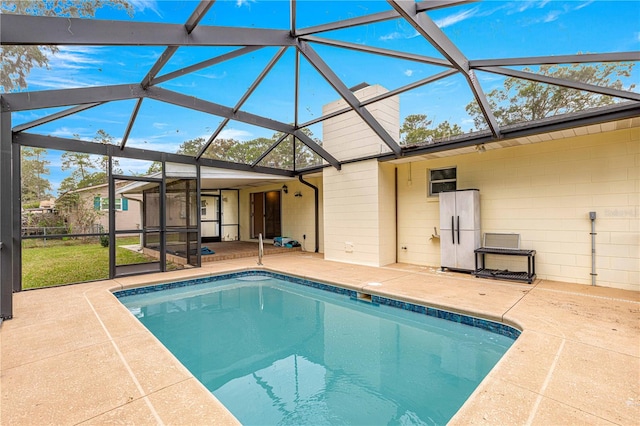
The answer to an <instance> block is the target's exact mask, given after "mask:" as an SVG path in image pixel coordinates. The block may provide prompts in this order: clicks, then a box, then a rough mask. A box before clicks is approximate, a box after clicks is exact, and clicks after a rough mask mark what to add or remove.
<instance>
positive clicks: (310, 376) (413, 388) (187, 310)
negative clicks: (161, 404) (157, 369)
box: [116, 272, 519, 425]
mask: <svg viewBox="0 0 640 426" xmlns="http://www.w3.org/2000/svg"><path fill="white" fill-rule="evenodd" d="M280 278H282V279H280ZM214 280H215V281H210V282H207V280H195V281H190V282H186V283H184V282H183V283H177V284H171V285H163V286H156V287H151V288H145V289H132V290H126V291H122V292H117V293H116V296H118V297H119V298H120V300H121V301H122V303H124V304H125V306H127V308H128V309H129V310H130V311H131V312H132V313H133V314H134V315H135V316H136V317H137V318H138V319H139V320H140V321H141V322H142V323H143V324H144V325H145V326H146V327H147V328H148V329H149V330H150V331H151V332H152V333H153V334H154V335H155V336H157V337H158V339H159V340H160V341H161V342H162V343H163V344H164V345H165V346H166V347H167V348H168V349H169V350H170V351H171V352H172V353H173V354H174V355H175V356H176V357H177V358H178V359H179V360H180V361H181V362H182V363H183V364H184V365H185V366H186V367H187V368H188V369H189V370H190V371H191V372H192V374H193V375H194V376H195V377H196V378H198V379H199V380H200V381H201V382H202V383H203V384H204V385H205V386H206V387H207V388H208V389H209V390H210V391H211V392H212V393H213V394H214V395H215V396H216V397H217V398H218V399H219V400H220V401H221V402H222V403H223V404H224V405H225V406H226V407H227V408H228V409H229V410H230V411H231V412H232V413H233V414H234V415H235V416H236V417H237V418H238V420H239V421H240V422H242V423H243V424H245V425H276V424H282V425H303V424H304V425H323V424H331V425H336V424H350V425H351V424H354V425H355V424H361V425H376V424H380V425H382V424H385V425H386V424H403V425H408V424H418V425H422V424H445V423H446V422H447V421H448V420H449V419H450V418H451V417H452V416H453V415H454V414H455V413H456V411H457V410H458V409H459V408H460V407H461V406H462V404H463V403H464V402H465V400H466V399H467V398H468V397H469V395H470V394H471V392H473V390H474V389H475V388H476V387H477V385H478V384H479V383H480V381H481V380H482V379H483V378H484V377H485V375H486V374H487V373H488V372H489V370H490V369H491V368H492V367H493V366H494V365H495V363H496V362H497V361H498V360H499V359H500V357H501V356H502V355H503V354H504V353H505V352H506V350H507V349H508V348H509V347H510V346H511V344H512V343H513V341H514V339H515V338H516V337H517V335H518V334H519V333H518V332H517V330H514V329H511V328H510V327H507V326H504V325H502V324H496V323H491V322H488V321H485V320H475V322H476V324H480V326H476V327H474V326H469V325H465V324H462V323H460V322H454V321H447V320H445V319H441V318H436V317H433V316H428V315H424V314H419V313H416V312H412V311H411V310H412V309H413V310H419V311H421V312H422V311H424V312H425V313H427V312H426V309H425V308H422V307H417V306H415V305H409V304H402V303H398V302H394V301H390V300H388V299H380V298H376V297H375V296H374V298H373V301H374V303H370V302H368V301H367V302H364V301H361V300H358V298H357V297H354V296H356V293H353V292H351V291H349V290H344V289H340V288H337V287H332V286H327V285H323V284H317V283H310V282H308V281H304V280H300V279H292V278H287V277H284V276H279V275H277V274H273V273H269V274H267V275H261V274H260V273H259V272H253V273H249V274H247V273H244V274H242V273H241V274H232V275H230V276H229V277H222V278H217V277H216V278H214ZM290 281H296V282H293V283H292V282H290ZM301 282H302V283H303V284H306V285H300V283H301ZM310 286H314V287H321V288H322V289H318V288H313V287H310ZM158 290H161V291H158ZM326 290H329V291H326ZM340 293H344V294H340ZM385 303H386V304H385ZM388 304H391V305H394V304H395V305H399V306H401V307H402V308H403V309H398V308H397V307H391V306H387V305H388ZM429 312H430V313H429V315H432V314H433V312H437V316H446V317H448V318H450V319H454V320H456V321H460V316H459V315H453V314H449V313H445V312H443V311H435V310H431V311H429ZM463 318H464V319H463V320H462V322H473V321H474V320H473V319H470V318H469V317H463ZM480 327H483V328H480ZM486 328H488V329H492V330H495V331H496V332H491V331H488V330H487V329H486ZM505 334H506V335H505Z"/></svg>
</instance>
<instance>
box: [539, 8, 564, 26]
mask: <svg viewBox="0 0 640 426" xmlns="http://www.w3.org/2000/svg"><path fill="white" fill-rule="evenodd" d="M560 15H561V12H560V11H559V10H552V11H551V12H549V13H547V15H546V16H545V17H544V18H543V19H542V22H545V23H546V22H553V21H555V20H556V19H558V17H559V16H560Z"/></svg>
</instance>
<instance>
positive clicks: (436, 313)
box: [113, 270, 521, 340]
mask: <svg viewBox="0 0 640 426" xmlns="http://www.w3.org/2000/svg"><path fill="white" fill-rule="evenodd" d="M247 276H267V277H270V278H277V279H280V280H283V281H287V282H291V283H294V284H299V285H303V286H307V287H312V288H316V289H319V290H324V291H328V292H331V293H336V294H341V295H344V296H347V297H349V298H351V299H357V298H358V292H357V291H355V290H350V289H346V288H343V287H338V286H335V285H331V284H325V283H321V282H317V281H312V280H308V279H305V278H300V277H295V276H291V275H284V274H279V273H276V272H271V271H264V270H248V271H237V272H230V273H226V274H220V275H211V276H208V277H202V278H195V279H191V280H183V281H175V282H170V283H164V284H154V285H149V286H144V287H135V288H128V289H125V290H117V291H114V292H113V295H114V296H116V297H117V298H122V297H126V296H133V295H138V294H146V293H154V292H156V291H163V290H169V289H173V288H180V287H189V286H194V285H200V284H206V283H211V282H216V281H222V280H227V279H231V278H239V277H247ZM370 303H372V304H375V305H385V306H390V307H393V308H397V309H403V310H406V311H411V312H415V313H418V314H422V315H427V316H430V317H435V318H440V319H444V320H447V321H452V322H457V323H460V324H464V325H468V326H471V327H476V328H481V329H483V330H487V331H489V332H491V333H495V334H499V335H502V336H506V337H509V338H511V339H513V340H516V339H517V338H518V336H520V334H521V331H520V330H518V329H516V328H514V327H512V326H510V325H506V324H502V323H499V322H495V321H491V320H486V319H483V318H477V317H473V316H469V315H464V314H459V313H455V312H449V311H445V310H442V309H437V308H432V307H428V306H422V305H416V304H414V303H409V302H403V301H400V300H395V299H389V298H387V297H383V296H378V295H375V294H372V295H371V302H370Z"/></svg>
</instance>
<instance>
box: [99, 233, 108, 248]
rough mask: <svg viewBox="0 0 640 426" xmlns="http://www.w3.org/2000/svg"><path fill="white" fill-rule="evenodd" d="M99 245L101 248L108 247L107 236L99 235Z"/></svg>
mask: <svg viewBox="0 0 640 426" xmlns="http://www.w3.org/2000/svg"><path fill="white" fill-rule="evenodd" d="M100 245H101V246H102V247H109V236H108V235H100Z"/></svg>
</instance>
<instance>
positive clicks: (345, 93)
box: [296, 40, 402, 157]
mask: <svg viewBox="0 0 640 426" xmlns="http://www.w3.org/2000/svg"><path fill="white" fill-rule="evenodd" d="M298 49H299V50H300V53H302V55H303V56H304V57H305V58H307V60H308V61H309V63H311V65H313V67H314V68H315V69H316V70H317V71H318V72H319V73H320V75H322V77H324V79H325V80H327V83H329V84H330V85H331V86H332V87H333V88H334V89H335V90H336V92H338V93H339V94H340V96H341V97H342V99H344V100H345V101H346V102H347V103H348V104H349V106H351V108H353V110H354V111H355V112H356V114H358V115H359V116H360V118H362V120H363V121H364V122H365V123H366V124H367V125H368V126H369V127H370V128H371V130H373V132H374V133H375V134H376V135H378V137H379V138H380V139H382V141H383V142H384V143H385V144H386V145H387V146H388V147H389V148H390V149H391V151H393V152H394V154H395V155H397V156H398V157H399V156H400V153H401V151H402V150H401V149H400V146H399V145H398V143H397V142H396V141H395V140H394V139H393V137H392V136H391V135H390V134H389V133H388V132H387V131H386V130H385V129H384V127H382V125H381V124H380V123H379V122H378V120H376V119H375V117H374V116H373V115H372V114H371V113H370V112H369V110H367V109H366V108H365V107H363V106H362V105H361V104H360V101H359V100H358V98H357V97H356V95H354V94H353V93H352V92H351V90H349V88H348V87H347V86H346V85H345V84H344V83H343V82H342V81H341V80H340V79H339V78H338V76H337V75H336V74H335V73H334V72H333V70H332V69H331V68H330V67H329V66H328V65H327V64H326V63H325V62H324V61H323V60H322V58H321V57H320V55H318V54H317V53H316V51H315V50H313V48H312V47H311V46H310V45H309V44H308V43H307V42H305V41H303V40H299V43H298ZM296 136H298V135H297V134H296ZM298 139H300V140H301V141H302V142H303V143H304V144H305V145H306V144H307V142H306V140H305V139H303V138H300V137H298ZM307 139H309V138H307ZM309 148H311V149H313V148H312V147H309Z"/></svg>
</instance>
